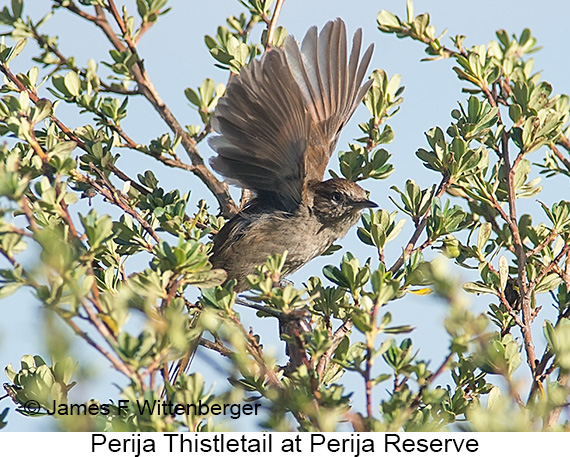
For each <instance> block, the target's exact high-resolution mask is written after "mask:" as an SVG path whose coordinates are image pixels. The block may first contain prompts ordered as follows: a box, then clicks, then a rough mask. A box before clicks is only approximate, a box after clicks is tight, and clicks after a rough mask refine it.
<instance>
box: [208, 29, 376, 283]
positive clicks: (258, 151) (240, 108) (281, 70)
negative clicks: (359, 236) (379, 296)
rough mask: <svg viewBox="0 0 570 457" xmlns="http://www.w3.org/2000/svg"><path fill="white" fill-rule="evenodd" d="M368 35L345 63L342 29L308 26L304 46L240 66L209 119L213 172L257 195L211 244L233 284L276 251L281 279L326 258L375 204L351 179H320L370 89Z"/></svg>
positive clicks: (292, 45)
mask: <svg viewBox="0 0 570 457" xmlns="http://www.w3.org/2000/svg"><path fill="white" fill-rule="evenodd" d="M361 42H362V31H361V30H360V29H358V30H357V31H356V33H355V34H354V38H353V43H352V50H351V51H350V56H347V37H346V27H345V24H344V22H343V21H342V20H341V19H336V20H335V21H332V22H328V23H327V24H326V25H325V26H324V28H323V29H322V31H321V32H320V34H318V35H317V29H316V27H312V28H311V29H309V31H308V32H307V34H306V35H305V38H304V39H303V42H302V45H301V48H300V49H299V46H298V45H297V43H296V41H295V39H294V38H293V37H292V36H288V37H287V39H286V40H285V44H284V46H283V48H273V49H271V50H270V51H268V52H266V53H265V54H264V55H263V56H262V57H261V59H259V60H256V61H253V62H252V63H251V64H250V65H248V66H246V67H244V68H242V70H241V72H240V74H239V75H238V76H236V77H234V78H233V79H232V80H231V82H230V84H229V85H228V88H227V91H226V93H225V95H224V96H223V97H222V98H221V99H220V101H219V102H218V105H217V107H216V112H215V115H214V117H213V119H212V127H213V128H214V130H215V131H216V132H217V133H218V135H216V136H214V137H213V138H211V139H210V145H211V147H212V148H213V149H214V150H215V151H216V152H217V156H215V157H213V158H212V159H211V161H210V163H211V165H212V167H213V168H214V169H215V170H216V171H218V172H219V173H220V174H222V175H223V176H225V177H226V178H227V179H228V180H229V181H230V182H232V183H234V184H237V185H238V186H240V187H242V188H244V189H248V190H250V191H252V192H253V195H254V198H252V199H251V200H250V201H249V203H248V204H247V205H246V206H245V207H244V208H243V209H242V210H241V211H240V212H239V213H238V214H236V215H235V216H234V217H233V218H232V219H231V220H230V221H228V222H227V223H226V224H225V225H224V227H223V228H222V229H221V230H220V232H219V233H218V234H217V235H216V236H215V237H214V249H213V254H212V256H211V262H212V264H213V266H214V267H215V268H222V269H224V270H225V271H226V272H227V274H228V279H235V280H236V281H237V285H236V287H235V289H236V290H237V291H242V290H245V289H246V288H247V286H248V283H247V280H246V278H247V276H248V275H249V274H252V273H254V271H255V267H256V266H258V265H261V264H263V263H264V262H265V260H266V259H267V257H268V256H270V255H272V254H282V253H283V252H284V251H288V254H287V258H286V263H285V271H284V273H285V274H290V273H293V272H294V271H296V270H297V269H299V268H300V267H301V266H303V265H305V264H306V263H307V262H309V261H310V260H311V259H313V258H314V257H316V256H318V255H320V254H322V253H323V252H324V251H325V250H326V249H327V248H328V247H329V246H330V245H331V243H332V242H334V241H335V240H336V239H338V238H341V237H343V236H344V235H345V234H346V232H347V231H348V229H349V228H350V227H351V226H352V225H354V224H355V223H356V221H357V220H358V218H359V217H360V213H361V212H362V210H363V209H364V208H371V207H375V206H377V205H376V204H375V203H373V202H371V201H370V200H368V199H367V196H366V193H365V191H364V190H363V189H362V188H361V187H360V186H359V185H357V184H355V183H354V182H351V181H348V180H346V179H340V178H333V179H329V180H327V181H323V176H324V173H325V169H326V167H327V164H328V162H329V159H330V157H331V155H332V153H333V151H334V149H335V146H336V143H337V141H338V137H339V135H340V132H341V130H342V128H343V127H344V126H345V125H346V123H347V122H348V120H349V119H350V117H351V116H352V114H353V113H354V110H355V109H356V108H357V107H358V105H359V103H360V102H361V101H362V98H363V97H364V95H365V94H366V92H367V91H368V89H369V88H370V86H371V84H372V80H368V81H366V82H365V83H364V84H362V81H363V79H364V76H365V74H366V70H367V68H368V65H369V63H370V59H371V56H372V49H373V46H372V45H370V46H369V47H368V48H367V49H366V51H365V52H364V54H363V56H362V59H360V51H361Z"/></svg>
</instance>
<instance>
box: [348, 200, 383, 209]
mask: <svg viewBox="0 0 570 457" xmlns="http://www.w3.org/2000/svg"><path fill="white" fill-rule="evenodd" d="M350 204H351V205H352V206H353V207H354V208H356V209H364V208H377V207H378V205H377V204H376V203H374V202H373V201H370V200H359V201H353V202H351V203H350Z"/></svg>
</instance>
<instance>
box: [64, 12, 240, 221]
mask: <svg viewBox="0 0 570 457" xmlns="http://www.w3.org/2000/svg"><path fill="white" fill-rule="evenodd" d="M58 3H59V4H61V5H62V6H64V7H65V8H67V9H68V10H69V11H71V12H72V13H74V14H77V15H79V16H80V17H83V18H84V19H86V20H88V21H90V22H92V23H94V24H95V25H96V26H97V27H99V28H100V29H101V31H102V32H103V33H104V34H105V36H106V37H107V38H108V39H109V41H110V42H111V44H112V45H113V46H114V47H115V49H117V50H118V51H120V52H126V51H127V50H129V51H130V52H132V53H133V55H135V56H137V62H136V63H135V64H134V65H133V66H132V67H131V74H132V77H133V79H134V80H135V81H136V83H137V84H138V90H139V92H140V93H141V94H142V95H143V96H144V97H145V98H146V99H147V100H148V101H149V102H150V104H151V105H152V106H153V107H154V109H155V110H156V111H157V112H158V114H159V115H160V117H161V118H162V119H163V120H164V122H165V123H166V124H167V125H168V127H169V128H170V129H171V130H172V131H173V132H174V134H176V135H177V136H179V137H180V139H181V144H182V147H183V148H184V150H185V151H186V153H187V154H188V157H189V158H190V161H191V163H192V168H191V169H190V171H192V172H193V173H194V174H195V175H196V176H198V178H200V179H201V180H202V182H203V183H204V184H206V186H207V187H208V189H209V190H210V191H211V192H212V194H213V195H214V196H215V197H216V199H217V200H218V203H219V205H220V209H221V212H222V214H223V215H224V216H225V217H231V216H233V215H234V214H235V213H236V212H237V206H236V204H235V203H234V201H233V200H232V198H231V196H230V194H229V190H228V186H227V184H225V183H223V182H221V181H219V180H218V179H216V177H215V176H214V175H213V173H212V172H211V171H210V170H209V169H208V168H207V167H206V166H205V164H204V160H203V159H202V157H201V156H200V154H199V153H198V150H197V147H196V141H195V140H194V139H193V138H192V137H191V136H190V135H189V134H188V133H187V132H186V131H185V130H184V128H183V127H182V126H181V125H180V123H179V122H178V120H177V119H176V117H175V116H174V114H173V113H172V112H171V111H170V109H169V108H168V106H166V104H165V103H164V102H163V100H162V98H161V97H160V95H159V94H158V91H157V90H156V88H155V87H154V85H153V83H152V82H151V80H150V78H149V76H148V74H147V72H146V69H145V68H144V65H143V62H142V59H141V58H140V57H139V56H138V53H137V49H136V45H135V43H134V42H133V41H132V39H131V37H130V36H129V35H128V33H127V28H126V25H125V24H124V21H123V19H122V18H121V17H120V16H119V14H118V11H117V10H116V7H114V2H112V1H111V2H109V9H110V10H111V15H112V16H113V17H114V20H115V21H116V22H117V24H118V25H119V28H120V30H121V33H122V38H123V39H124V40H125V42H126V43H127V46H125V45H124V44H123V43H122V42H121V40H120V39H119V38H118V37H117V35H116V34H115V32H114V31H113V28H112V27H111V25H110V24H109V22H108V21H107V18H106V16H105V12H104V11H103V9H102V8H101V7H100V6H95V11H96V13H97V15H96V16H91V15H88V14H86V13H84V12H83V11H82V10H80V9H79V8H77V6H75V5H74V4H73V2H70V3H66V4H65V5H63V4H62V2H61V1H59V2H58Z"/></svg>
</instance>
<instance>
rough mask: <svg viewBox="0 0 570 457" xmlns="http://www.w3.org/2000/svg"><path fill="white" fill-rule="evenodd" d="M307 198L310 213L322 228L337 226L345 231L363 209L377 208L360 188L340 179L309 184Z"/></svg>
mask: <svg viewBox="0 0 570 457" xmlns="http://www.w3.org/2000/svg"><path fill="white" fill-rule="evenodd" d="M309 197H310V198H309V201H311V200H312V205H311V204H310V207H311V211H312V212H313V213H314V214H315V216H316V217H317V219H319V221H320V222H321V223H322V224H323V225H324V226H337V225H338V226H339V227H343V228H345V231H346V230H348V229H349V228H350V227H351V226H352V225H353V224H355V223H356V221H357V220H358V218H359V217H360V213H361V212H362V210H363V209H364V208H375V207H377V206H378V205H377V204H376V203H374V202H372V201H370V200H368V197H367V195H366V191H365V190H364V189H363V188H362V187H360V186H359V185H358V184H356V183H354V182H352V181H348V180H346V179H341V178H332V179H329V180H327V181H323V182H317V183H311V184H310V185H309ZM311 197H312V198H311Z"/></svg>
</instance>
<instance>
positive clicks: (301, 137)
mask: <svg viewBox="0 0 570 457" xmlns="http://www.w3.org/2000/svg"><path fill="white" fill-rule="evenodd" d="M212 127H213V128H214V130H215V131H216V132H217V133H218V134H219V135H217V136H215V137H213V138H211V139H210V141H209V143H210V146H211V147H212V149H214V150H215V151H216V152H217V156H215V157H213V158H212V159H211V160H210V164H211V165H212V167H213V168H214V169H215V170H216V171H218V172H219V173H220V174H222V175H223V176H225V177H226V178H228V179H229V180H230V181H232V182H234V183H235V184H237V185H239V186H240V187H243V188H246V189H251V190H253V191H255V193H256V194H257V196H258V197H260V198H263V197H265V196H268V195H269V194H270V196H271V197H272V199H275V198H278V199H281V200H282V201H281V202H280V203H281V204H282V205H283V206H284V207H286V208H291V207H293V206H295V205H296V204H298V203H300V201H301V192H302V188H303V178H304V175H305V170H304V166H305V163H304V160H303V156H304V153H305V150H306V148H307V140H308V138H309V127H310V116H309V113H308V112H307V110H306V108H305V101H304V99H303V96H302V94H301V91H300V89H299V86H298V85H297V83H296V82H295V80H294V79H293V76H292V74H291V71H290V70H289V68H288V66H287V62H286V60H285V53H284V52H283V50H282V49H278V48H275V49H272V50H271V51H269V52H267V53H265V54H264V55H263V57H262V58H261V59H260V60H256V61H253V62H252V63H251V64H249V65H248V66H246V67H244V68H242V70H241V72H240V74H239V75H238V76H236V77H234V78H233V79H232V81H231V82H230V84H229V85H228V88H227V91H226V94H225V95H224V96H223V97H222V98H221V99H220V101H219V102H218V105H217V107H216V112H215V115H214V117H213V119H212Z"/></svg>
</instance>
